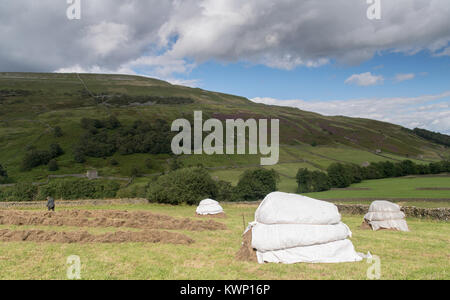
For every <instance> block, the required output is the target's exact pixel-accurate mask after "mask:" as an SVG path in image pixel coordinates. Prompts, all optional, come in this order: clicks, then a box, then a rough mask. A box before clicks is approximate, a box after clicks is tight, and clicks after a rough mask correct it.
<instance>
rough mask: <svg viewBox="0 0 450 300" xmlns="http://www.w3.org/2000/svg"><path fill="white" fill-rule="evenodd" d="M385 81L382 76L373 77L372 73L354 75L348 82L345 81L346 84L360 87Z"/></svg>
mask: <svg viewBox="0 0 450 300" xmlns="http://www.w3.org/2000/svg"><path fill="white" fill-rule="evenodd" d="M383 81H384V78H383V76H381V75H378V76H377V75H372V73H370V72H367V73H361V74H353V75H352V76H350V77H349V78H347V80H345V83H346V84H356V85H359V86H370V85H376V84H379V83H382V82H383Z"/></svg>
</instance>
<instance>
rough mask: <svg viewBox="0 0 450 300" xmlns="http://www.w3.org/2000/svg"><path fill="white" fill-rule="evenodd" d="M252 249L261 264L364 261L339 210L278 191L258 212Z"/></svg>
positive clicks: (320, 202) (253, 232)
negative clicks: (351, 239)
mask: <svg viewBox="0 0 450 300" xmlns="http://www.w3.org/2000/svg"><path fill="white" fill-rule="evenodd" d="M255 220H256V221H255V222H253V223H251V224H250V227H249V228H248V230H250V229H251V230H252V247H253V248H254V249H256V256H257V258H258V262H259V263H264V262H274V263H286V264H291V263H299V262H307V263H339V262H354V261H361V260H362V257H361V256H360V255H359V254H358V253H356V251H355V249H354V247H353V244H352V242H351V241H350V240H348V237H351V234H352V233H351V231H350V229H349V228H348V227H347V225H345V224H344V223H342V222H341V215H340V214H339V211H338V209H337V207H336V206H335V205H334V204H332V203H329V202H325V201H320V200H316V199H312V198H309V197H305V196H301V195H296V194H287V193H281V192H274V193H271V194H269V195H267V196H266V198H265V199H264V200H263V202H262V203H261V205H260V206H259V207H258V209H257V210H256V213H255Z"/></svg>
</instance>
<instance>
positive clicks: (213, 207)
mask: <svg viewBox="0 0 450 300" xmlns="http://www.w3.org/2000/svg"><path fill="white" fill-rule="evenodd" d="M196 212H197V214H198V215H218V214H223V213H224V212H223V208H222V206H220V204H219V202H217V201H216V200H212V199H205V200H202V201H200V204H199V205H198V207H197V210H196Z"/></svg>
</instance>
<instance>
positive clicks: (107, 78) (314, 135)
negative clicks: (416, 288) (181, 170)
mask: <svg viewBox="0 0 450 300" xmlns="http://www.w3.org/2000/svg"><path fill="white" fill-rule="evenodd" d="M150 96H151V97H157V98H161V99H166V101H165V102H164V103H163V104H158V103H157V102H155V103H149V102H144V101H141V103H138V102H139V101H138V102H136V101H135V100H134V99H146V98H145V97H150ZM177 97H178V98H183V99H189V100H190V101H187V102H186V103H178V104H175V103H176V102H175V103H173V104H172V103H170V101H171V100H170V99H173V98H177ZM130 99H131V100H130ZM117 100H120V101H117ZM194 110H202V111H203V114H204V119H207V118H210V117H215V118H218V119H221V120H224V119H227V118H234V119H236V118H243V119H246V118H277V119H279V120H280V142H281V144H282V146H281V149H280V164H279V165H278V166H276V167H275V168H276V169H278V171H279V172H280V173H281V174H282V176H286V178H292V177H293V176H295V172H296V170H297V169H298V168H299V167H300V166H302V167H303V166H304V167H308V168H311V169H325V168H326V167H327V166H328V165H329V164H331V163H332V162H335V161H342V162H352V163H357V164H361V163H363V162H366V161H368V162H371V161H380V160H391V161H396V160H401V159H405V158H407V157H408V158H410V159H414V160H416V162H429V161H435V160H441V159H442V158H444V157H448V156H449V154H450V152H449V150H448V148H445V147H444V146H441V145H437V144H434V143H432V142H430V141H427V140H425V139H422V138H420V137H418V136H416V135H414V133H412V132H411V131H407V130H404V128H402V127H401V126H398V125H394V124H389V123H384V122H379V121H374V120H367V119H358V118H348V117H342V116H338V117H327V116H322V115H319V114H316V113H311V112H306V111H302V110H299V109H296V108H289V107H277V106H267V105H262V104H256V103H253V102H251V101H249V100H248V99H246V98H243V97H238V96H233V95H227V94H222V93H216V92H210V91H205V90H202V89H198V88H188V87H184V86H178V85H171V84H169V83H167V82H164V81H160V80H156V79H151V78H145V77H138V76H126V75H98V74H80V75H78V74H44V73H42V74H41V73H0V164H2V165H3V166H5V167H6V168H7V170H8V173H9V176H10V177H11V178H12V179H13V180H14V181H17V182H18V181H39V180H43V179H45V178H46V177H47V175H49V174H72V173H83V172H85V171H86V170H87V169H93V168H94V169H98V170H99V172H100V173H101V174H102V175H108V176H112V175H122V176H127V175H129V174H130V172H131V170H132V169H133V168H138V169H139V170H140V172H141V173H143V174H152V173H156V172H160V171H162V170H164V169H165V168H166V165H167V160H168V159H169V158H170V155H167V154H160V155H150V154H132V155H120V154H118V153H116V154H114V156H113V157H108V158H88V159H87V160H86V162H85V163H82V164H79V163H75V162H74V153H73V149H74V146H75V145H76V143H77V142H78V140H79V139H80V137H81V136H82V135H83V133H84V130H83V129H82V127H81V125H80V120H81V119H82V118H95V119H101V118H107V117H109V116H115V117H117V118H118V119H119V120H120V122H121V123H122V124H131V123H133V122H134V121H136V120H148V121H154V120H156V119H164V120H166V121H167V122H168V123H169V124H170V123H171V122H172V121H173V120H174V119H177V118H180V117H185V118H189V119H192V118H193V111H194ZM57 126H58V127H61V129H62V131H63V133H64V135H63V136H62V137H55V136H54V128H55V127H57ZM52 143H58V144H60V145H61V147H62V148H63V150H64V151H65V154H64V155H63V156H60V157H58V159H57V161H58V164H59V166H60V169H59V171H56V172H49V171H48V168H47V167H46V166H41V167H37V168H34V169H33V170H31V171H27V172H24V171H21V170H20V164H21V161H22V160H23V157H24V155H25V153H26V151H27V149H29V147H30V146H33V147H36V148H37V149H45V148H47V147H48V145H49V144H52ZM312 145H314V146H312ZM377 149H379V150H381V153H376V150H377ZM111 159H114V160H116V161H117V162H118V164H117V165H112V164H111V163H110V161H111ZM148 159H151V160H152V161H153V163H152V164H151V166H146V163H145V162H146V161H147V160H148ZM181 160H182V162H183V163H184V165H197V164H199V163H201V164H203V165H204V166H206V167H210V168H212V171H213V172H217V173H218V172H220V170H223V169H229V168H248V167H251V166H256V165H258V164H259V157H257V156H251V155H223V156H207V155H196V156H184V157H182V158H181ZM236 170H239V169H236ZM219 175H220V174H218V177H220V176H219ZM227 176H230V175H229V174H227ZM231 176H233V175H231ZM230 181H231V180H230Z"/></svg>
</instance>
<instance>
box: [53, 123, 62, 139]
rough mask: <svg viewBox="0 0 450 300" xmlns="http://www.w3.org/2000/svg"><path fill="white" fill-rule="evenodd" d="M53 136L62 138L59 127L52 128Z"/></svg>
mask: <svg viewBox="0 0 450 300" xmlns="http://www.w3.org/2000/svg"><path fill="white" fill-rule="evenodd" d="M53 135H54V136H55V137H57V138H59V137H62V136H63V135H64V133H63V131H62V129H61V127H59V126H56V127H55V128H53Z"/></svg>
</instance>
